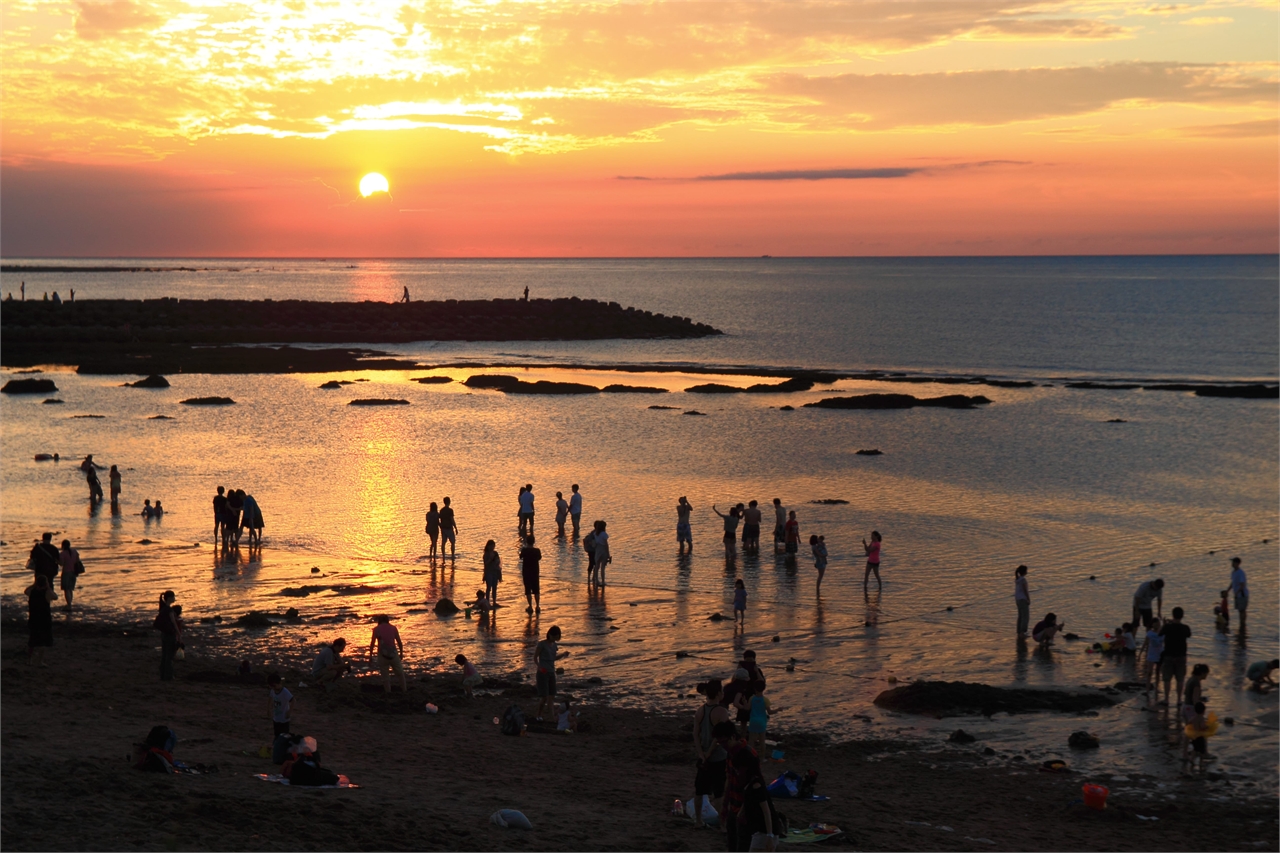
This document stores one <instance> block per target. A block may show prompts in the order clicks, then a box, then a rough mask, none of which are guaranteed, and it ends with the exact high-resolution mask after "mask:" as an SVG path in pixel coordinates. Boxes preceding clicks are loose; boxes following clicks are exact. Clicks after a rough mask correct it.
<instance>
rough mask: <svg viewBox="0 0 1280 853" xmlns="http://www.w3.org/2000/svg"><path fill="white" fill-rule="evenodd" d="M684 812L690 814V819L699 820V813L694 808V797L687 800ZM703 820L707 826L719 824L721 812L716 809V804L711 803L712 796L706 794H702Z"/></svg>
mask: <svg viewBox="0 0 1280 853" xmlns="http://www.w3.org/2000/svg"><path fill="white" fill-rule="evenodd" d="M684 813H685V814H687V815H688V816H689V819H690V820H697V814H696V813H695V812H694V810H693V798H692V797H691V798H689V799H688V800H685V803H684ZM702 822H703V823H705V824H706V825H707V826H719V825H720V814H719V813H718V812H717V811H716V809H715V806H713V805H711V798H710V797H708V796H707V795H706V794H703V795H702Z"/></svg>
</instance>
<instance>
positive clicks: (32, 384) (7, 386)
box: [0, 379, 58, 394]
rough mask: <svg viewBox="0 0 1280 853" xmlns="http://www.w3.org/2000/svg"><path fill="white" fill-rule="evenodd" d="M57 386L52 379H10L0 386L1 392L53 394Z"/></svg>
mask: <svg viewBox="0 0 1280 853" xmlns="http://www.w3.org/2000/svg"><path fill="white" fill-rule="evenodd" d="M57 390H58V386H57V385H54V384H53V380H52V379H10V380H9V381H8V382H6V383H4V387H3V388H0V393H2V394H53V393H56V392H57Z"/></svg>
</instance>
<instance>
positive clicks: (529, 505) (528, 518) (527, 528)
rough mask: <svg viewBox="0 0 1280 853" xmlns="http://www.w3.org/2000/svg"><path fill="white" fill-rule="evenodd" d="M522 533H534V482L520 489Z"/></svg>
mask: <svg viewBox="0 0 1280 853" xmlns="http://www.w3.org/2000/svg"><path fill="white" fill-rule="evenodd" d="M520 534H521V535H522V536H523V535H525V534H529V535H532V534H533V484H532V483H526V484H525V487H524V488H523V489H521V490H520Z"/></svg>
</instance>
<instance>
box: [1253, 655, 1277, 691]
mask: <svg viewBox="0 0 1280 853" xmlns="http://www.w3.org/2000/svg"><path fill="white" fill-rule="evenodd" d="M1277 669H1280V660H1273V661H1270V662H1267V661H1265V660H1260V661H1257V662H1256V663H1251V664H1249V669H1248V670H1247V671H1246V672H1245V677H1246V678H1248V679H1249V689H1250V690H1257V691H1258V692H1259V693H1267V692H1269V691H1270V690H1273V689H1274V688H1275V687H1276V680H1275V679H1274V678H1272V676H1271V673H1273V672H1275V671H1276V670H1277Z"/></svg>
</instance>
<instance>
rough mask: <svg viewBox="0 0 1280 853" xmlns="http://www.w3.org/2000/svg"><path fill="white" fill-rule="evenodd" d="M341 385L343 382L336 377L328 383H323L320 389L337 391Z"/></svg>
mask: <svg viewBox="0 0 1280 853" xmlns="http://www.w3.org/2000/svg"><path fill="white" fill-rule="evenodd" d="M341 387H342V383H341V382H339V381H338V380H336V379H330V380H329V381H328V382H326V383H324V384H323V385H321V386H320V390H322V391H336V390H337V389H339V388H341Z"/></svg>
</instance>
